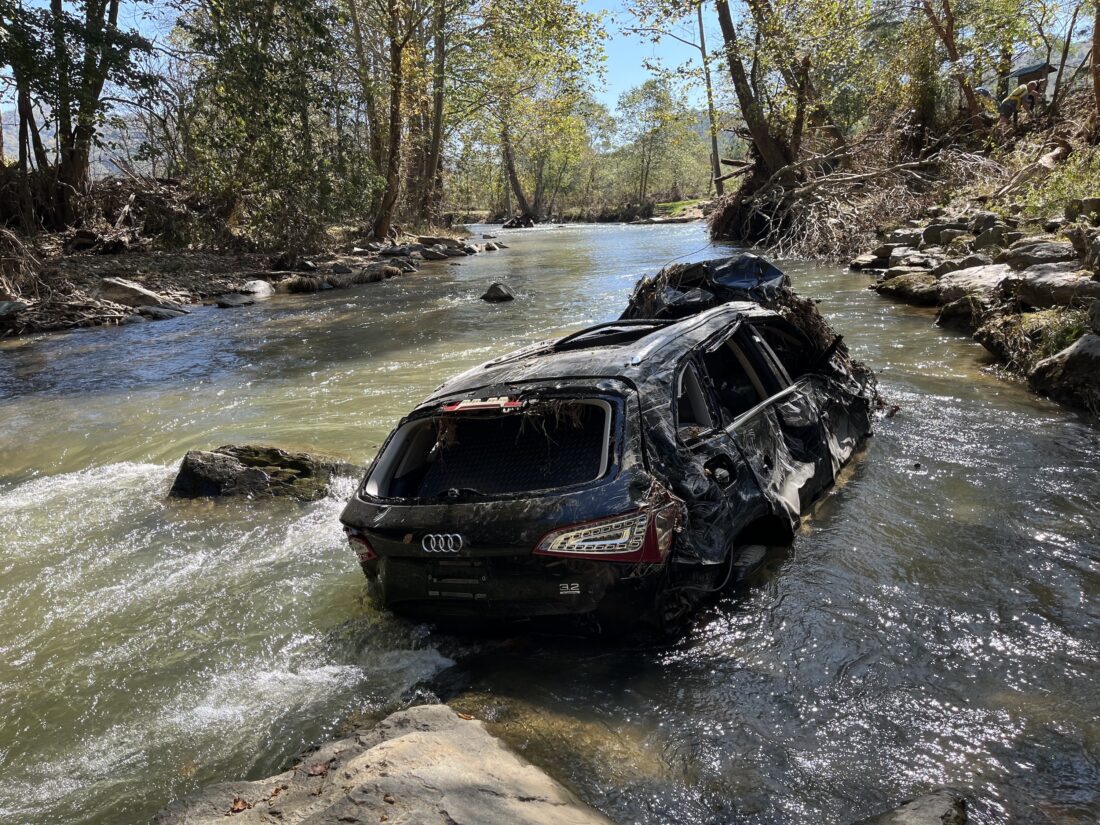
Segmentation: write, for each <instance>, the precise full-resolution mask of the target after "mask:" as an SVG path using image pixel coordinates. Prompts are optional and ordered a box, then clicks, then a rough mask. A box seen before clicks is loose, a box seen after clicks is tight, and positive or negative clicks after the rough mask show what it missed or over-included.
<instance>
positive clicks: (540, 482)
mask: <svg viewBox="0 0 1100 825" xmlns="http://www.w3.org/2000/svg"><path fill="white" fill-rule="evenodd" d="M606 415H607V413H606V412H605V411H604V409H603V408H601V407H597V406H595V405H592V404H567V405H562V406H561V407H559V408H558V409H557V411H556V412H547V413H545V414H537V413H528V412H524V413H517V414H512V415H499V416H481V415H458V416H455V417H454V418H453V419H451V422H453V424H451V425H450V426H453V431H452V434H450V435H449V436H448V437H447V438H445V439H443V440H444V442H445V446H442V447H440V448H438V449H437V450H436V455H435V460H434V461H432V463H431V464H429V465H428V467H427V471H426V472H425V473H424V476H423V478H422V479H421V480H420V485H419V489H418V490H417V493H416V495H417V496H419V497H421V498H433V497H435V496H438V495H440V494H441V493H444V492H446V491H447V490H450V489H459V490H462V489H468V490H477V491H478V492H480V493H486V494H501V493H523V492H527V491H531V490H545V489H550V488H554V487H568V486H570V485H573V484H583V483H584V482H587V481H593V480H595V478H596V477H597V476H598V475H599V472H600V465H601V464H602V461H603V457H604V452H605V450H606V449H607V445H606V444H605V443H604V422H605V420H606ZM440 420H441V421H442V420H445V419H440Z"/></svg>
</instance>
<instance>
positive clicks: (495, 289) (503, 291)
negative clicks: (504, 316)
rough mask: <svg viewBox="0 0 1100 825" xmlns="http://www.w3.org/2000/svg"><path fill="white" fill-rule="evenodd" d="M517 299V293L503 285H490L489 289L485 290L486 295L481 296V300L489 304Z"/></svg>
mask: <svg viewBox="0 0 1100 825" xmlns="http://www.w3.org/2000/svg"><path fill="white" fill-rule="evenodd" d="M515 299H516V293H514V292H512V290H511V289H510V288H509V287H508V286H507V285H506V284H502V283H492V284H489V288H488V289H487V290H485V294H484V295H482V296H481V300H483V301H488V302H489V303H500V302H502V301H514V300H515Z"/></svg>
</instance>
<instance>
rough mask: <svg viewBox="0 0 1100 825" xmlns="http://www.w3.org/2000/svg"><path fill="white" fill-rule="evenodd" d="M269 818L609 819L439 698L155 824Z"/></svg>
mask: <svg viewBox="0 0 1100 825" xmlns="http://www.w3.org/2000/svg"><path fill="white" fill-rule="evenodd" d="M230 815H232V819H231V820H229V821H231V822H233V823H234V825H260V823H270V822H301V823H304V822H308V823H311V825H343V823H356V822H359V823H368V822H387V821H388V822H392V823H423V824H424V825H429V823H438V825H444V823H462V825H473V823H513V822H514V823H529V825H611V820H609V819H607V817H605V816H604V815H603V814H601V813H600V812H599V811H596V810H594V809H593V808H590V807H588V806H587V805H585V804H584V803H583V802H580V801H579V800H578V799H577V798H576V797H574V796H573V794H571V793H570V792H569V791H568V790H566V788H564V787H563V786H562V785H560V784H559V783H558V782H555V781H554V780H553V779H551V778H550V777H549V776H547V775H546V774H545V773H543V772H542V771H541V770H539V769H538V768H536V767H534V766H533V765H530V764H528V763H527V762H525V761H523V760H522V759H521V758H520V757H518V756H517V755H516V754H515V753H513V752H512V751H511V750H509V749H508V748H507V747H506V746H505V745H504V744H502V743H501V741H500V740H499V739H496V738H494V737H493V736H491V735H489V733H488V732H487V731H486V730H485V728H484V727H483V725H482V723H481V722H479V721H476V720H474V719H470V718H469V717H463V716H460V715H459V714H457V713H455V711H453V710H451V709H450V708H449V707H447V706H446V705H420V706H419V707H414V708H409V709H408V710H404V711H401V712H399V713H395V714H393V715H392V716H389V717H387V718H386V719H385V720H384V721H382V722H381V723H379V724H378V725H376V726H375V727H374V728H371V729H365V730H360V731H357V732H356V733H355V735H354V736H350V737H348V738H347V739H340V740H337V741H335V742H329V743H327V744H325V745H322V746H321V747H320V748H319V749H317V750H316V751H314V752H312V753H310V754H308V755H307V756H305V758H304V759H303V760H302V761H301V762H299V763H298V764H297V765H295V766H294V767H293V768H291V769H290V770H288V771H286V772H285V773H282V774H279V775H277V776H272V777H270V778H268V779H261V780H258V781H255V782H245V781H238V782H225V783H222V784H219V785H212V786H210V787H208V788H205V789H204V790H201V791H199V792H197V793H195V794H193V795H191V796H189V797H186V798H184V799H182V800H179V801H177V802H174V803H173V804H171V805H169V806H168V807H167V808H165V809H164V810H162V811H161V812H160V813H159V814H157V816H156V817H155V818H154V820H153V821H154V823H155V824H156V825H223V823H225V822H226V821H227V819H226V817H227V816H230Z"/></svg>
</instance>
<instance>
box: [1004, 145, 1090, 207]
mask: <svg viewBox="0 0 1100 825" xmlns="http://www.w3.org/2000/svg"><path fill="white" fill-rule="evenodd" d="M1052 142H1053V143H1054V144H1055V146H1054V148H1053V149H1050V150H1049V151H1047V152H1045V153H1044V154H1043V155H1042V156H1041V157H1040V158H1039V159H1038V160H1037V161H1035V162H1034V163H1029V164H1028V165H1027V166H1025V167H1024V168H1023V169H1021V170H1020V171H1019V172H1017V173H1016V174H1015V175H1013V176H1012V178H1011V179H1010V180H1009V181H1008V183H1006V184H1005V185H1004V186H1002V187H1001V188H1000V189H998V190H997V191H996V192H994V193H993V197H995V198H1002V197H1004V196H1005V195H1008V194H1010V193H1012V192H1016V191H1018V190H1019V189H1020V188H1021V187H1023V186H1024V184H1029V183H1037V182H1038V181H1041V180H1043V179H1044V178H1047V177H1049V176H1050V173H1051V172H1053V171H1054V170H1055V168H1057V166H1058V165H1059V164H1060V163H1062V162H1063V161H1064V160H1065V159H1066V158H1067V157H1069V153H1070V152H1071V151H1072V147H1071V146H1070V144H1069V142H1068V141H1066V140H1064V139H1062V138H1060V137H1054V138H1052ZM1050 145H1051V144H1050V143H1048V144H1046V146H1044V147H1043V148H1044V149H1048V148H1049V147H1050Z"/></svg>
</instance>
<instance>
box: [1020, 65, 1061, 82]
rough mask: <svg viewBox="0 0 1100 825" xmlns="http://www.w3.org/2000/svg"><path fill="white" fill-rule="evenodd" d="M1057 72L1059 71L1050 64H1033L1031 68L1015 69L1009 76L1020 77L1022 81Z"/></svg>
mask: <svg viewBox="0 0 1100 825" xmlns="http://www.w3.org/2000/svg"><path fill="white" fill-rule="evenodd" d="M1055 71H1057V69H1055V68H1054V67H1053V66H1051V65H1050V64H1049V63H1046V62H1043V63H1032V64H1031V65H1029V66H1021V67H1020V68H1018V69H1013V70H1012V71H1011V72H1009V73H1008V76H1009V77H1019V78H1021V79H1022V78H1025V77H1028V76H1029V75H1035V76H1036V77H1041V76H1042V75H1048V74H1050V73H1051V72H1055Z"/></svg>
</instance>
